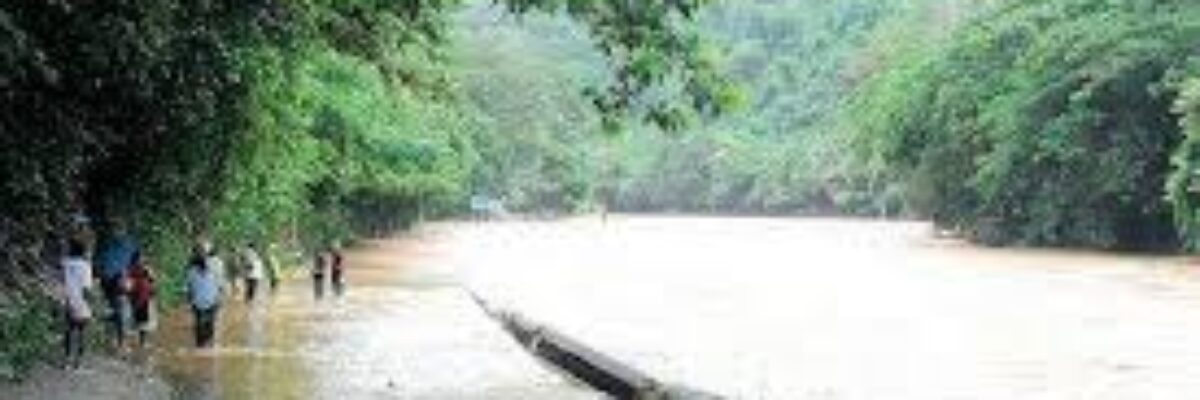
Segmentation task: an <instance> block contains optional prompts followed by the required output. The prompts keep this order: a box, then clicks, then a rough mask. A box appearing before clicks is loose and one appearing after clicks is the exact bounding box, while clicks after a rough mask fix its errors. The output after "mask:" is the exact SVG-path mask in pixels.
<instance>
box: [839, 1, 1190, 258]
mask: <svg viewBox="0 0 1200 400" xmlns="http://www.w3.org/2000/svg"><path fill="white" fill-rule="evenodd" d="M1197 12H1200V9H1198V8H1197V7H1195V6H1194V5H1191V3H1189V2H1182V1H1133V0H1130V1H1108V0H1104V1H1099V0H1071V1H1055V2H1048V1H1012V2H1007V3H1004V4H1003V5H1002V6H1000V7H998V8H997V9H995V10H993V11H988V12H986V13H983V14H982V15H981V17H980V18H979V19H977V20H976V21H975V23H971V24H968V25H966V26H965V27H963V28H962V29H960V30H958V31H957V32H956V34H955V35H954V36H953V37H952V38H951V39H949V40H947V41H946V42H945V43H944V44H942V45H939V46H931V47H928V48H927V49H926V50H923V51H913V52H911V53H910V54H906V55H905V56H904V58H903V59H902V60H900V61H898V62H896V64H895V65H894V66H892V67H891V68H889V69H887V70H886V71H885V72H884V73H882V74H881V76H879V77H877V78H876V79H874V81H873V82H871V84H870V88H869V89H868V90H865V91H864V92H863V93H862V94H861V95H860V96H859V98H858V102H857V104H856V107H855V108H854V111H853V115H854V118H855V120H856V122H858V123H859V126H861V128H862V130H863V132H862V133H863V134H864V141H865V142H866V144H865V146H866V147H867V148H869V149H870V151H871V152H872V154H873V155H876V156H878V157H880V158H881V159H883V160H885V161H886V162H887V165H889V166H891V167H893V168H894V171H895V172H896V174H897V177H899V178H900V179H902V180H903V181H904V182H905V183H906V189H907V190H906V192H907V194H908V196H907V197H908V199H909V200H910V201H911V203H910V204H911V205H912V206H913V207H914V208H916V209H918V210H919V211H921V212H923V213H927V214H928V215H931V216H932V217H934V219H935V220H937V221H938V222H940V223H942V224H944V225H946V226H952V227H959V228H962V229H963V230H965V231H967V232H968V233H971V234H972V235H973V236H974V237H976V238H979V239H982V240H986V241H990V242H994V243H1027V244H1059V245H1063V244H1065V245H1086V246H1099V247H1136V248H1146V247H1171V246H1173V245H1174V243H1175V240H1176V235H1175V233H1176V230H1175V224H1174V220H1173V216H1172V207H1171V206H1170V205H1169V204H1168V202H1167V200H1166V198H1165V196H1164V194H1165V192H1164V187H1165V184H1166V180H1167V176H1168V175H1169V174H1170V172H1171V168H1170V163H1169V162H1168V160H1169V158H1170V157H1169V154H1170V153H1171V152H1172V150H1173V149H1175V147H1176V145H1177V144H1178V143H1179V142H1180V139H1181V138H1182V137H1183V136H1182V135H1181V134H1180V130H1179V127H1178V125H1177V119H1176V118H1175V115H1173V114H1172V104H1173V102H1174V101H1175V99H1176V98H1177V93H1178V91H1179V90H1178V85H1177V84H1176V82H1174V81H1175V80H1176V79H1177V78H1176V76H1177V75H1178V74H1180V73H1182V72H1183V71H1185V70H1186V68H1187V66H1188V65H1189V63H1190V60H1191V59H1192V57H1194V56H1195V55H1196V49H1197V45H1198V44H1200V23H1197V21H1200V20H1198V19H1197V18H1196V17H1197V16H1198V15H1200V14H1197ZM1187 158H1189V157H1188V156H1186V155H1185V156H1181V160H1180V161H1179V162H1180V163H1186V161H1183V159H1187ZM1176 197H1177V198H1178V199H1182V197H1186V196H1181V195H1177V196H1176Z"/></svg>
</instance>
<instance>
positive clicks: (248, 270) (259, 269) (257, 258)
mask: <svg viewBox="0 0 1200 400" xmlns="http://www.w3.org/2000/svg"><path fill="white" fill-rule="evenodd" d="M241 258H242V268H241V270H242V272H243V274H244V275H245V278H246V282H245V285H246V302H247V303H250V302H253V301H254V297H255V295H256V294H257V293H258V287H259V285H261V284H262V281H263V279H264V278H265V275H266V271H265V269H266V267H265V266H264V265H263V260H262V256H261V255H259V254H258V245H256V244H254V243H253V242H251V243H247V244H246V247H245V248H243V249H242V257H241Z"/></svg>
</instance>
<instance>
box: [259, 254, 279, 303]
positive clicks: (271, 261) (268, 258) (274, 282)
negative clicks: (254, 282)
mask: <svg viewBox="0 0 1200 400" xmlns="http://www.w3.org/2000/svg"><path fill="white" fill-rule="evenodd" d="M278 252H279V250H278V249H277V248H276V247H275V243H268V244H267V250H266V254H264V258H263V265H265V266H266V267H267V282H268V283H269V284H270V285H271V293H275V289H278V288H279V255H278V254H276V253H278Z"/></svg>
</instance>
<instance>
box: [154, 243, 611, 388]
mask: <svg viewBox="0 0 1200 400" xmlns="http://www.w3.org/2000/svg"><path fill="white" fill-rule="evenodd" d="M440 235H441V232H440V231H438V230H436V229H431V230H422V231H419V232H416V233H412V234H409V235H406V236H405V237H403V238H400V239H395V240H387V241H378V242H372V243H367V244H365V245H363V246H359V247H357V248H356V249H354V250H352V251H349V252H347V254H346V256H347V261H346V262H347V270H348V272H347V274H348V289H347V293H346V294H345V296H343V297H341V298H334V297H332V295H330V294H329V293H328V292H326V296H325V298H324V299H322V300H321V301H316V300H314V296H313V293H312V286H311V285H312V283H311V281H310V280H309V279H307V278H306V277H297V279H293V280H290V281H286V282H285V284H284V285H282V287H281V288H280V290H279V291H278V292H276V293H274V294H273V295H269V296H267V297H266V298H265V299H263V301H259V302H256V303H254V304H250V305H248V304H245V303H244V302H243V301H241V298H240V297H233V298H228V299H227V300H226V302H225V306H224V307H223V309H222V312H221V319H220V324H219V327H220V330H219V333H218V335H217V346H216V347H215V349H212V350H196V349H193V348H191V347H190V344H191V343H192V336H191V331H190V329H191V317H190V315H187V314H184V313H183V312H176V313H174V314H173V315H171V316H170V317H169V318H165V319H164V320H165V322H164V325H163V326H162V327H161V329H160V332H159V335H158V337H157V340H156V341H157V343H158V344H157V349H158V350H157V352H155V353H154V354H153V356H152V358H151V359H149V360H148V361H149V363H150V364H152V365H154V366H155V367H156V368H157V369H158V370H159V372H160V373H161V374H162V375H163V376H164V377H165V378H166V380H167V382H168V383H170V384H171V386H172V387H173V390H174V393H173V396H172V397H173V398H177V399H234V400H240V399H337V400H348V399H530V400H537V399H595V398H599V396H598V395H597V394H596V393H595V392H594V391H592V390H590V389H587V388H584V387H581V386H579V385H578V384H575V383H573V382H568V381H567V380H565V379H564V378H562V377H561V376H559V375H557V374H555V373H553V372H552V371H551V370H550V369H548V368H547V367H545V366H543V365H541V364H539V363H537V361H536V360H535V359H534V358H532V357H530V356H529V355H528V354H527V353H526V352H524V351H523V349H521V348H520V347H519V346H518V345H517V344H516V343H515V341H513V340H511V338H510V337H509V336H508V335H507V333H506V332H504V331H503V330H502V329H501V328H500V327H499V326H498V324H496V323H495V322H494V321H492V320H491V319H489V318H488V317H487V316H486V315H485V314H484V313H483V311H482V310H480V309H479V308H478V307H477V306H476V305H475V304H474V303H473V302H472V300H471V299H470V297H469V294H468V293H467V292H466V291H465V290H463V288H462V287H461V286H460V285H459V280H458V279H457V277H456V274H455V271H454V269H453V266H452V264H450V263H446V262H444V261H442V260H443V259H444V258H445V257H444V253H445V251H447V250H449V249H443V245H444V244H445V241H444V240H443V239H442V236H440ZM327 290H328V289H327Z"/></svg>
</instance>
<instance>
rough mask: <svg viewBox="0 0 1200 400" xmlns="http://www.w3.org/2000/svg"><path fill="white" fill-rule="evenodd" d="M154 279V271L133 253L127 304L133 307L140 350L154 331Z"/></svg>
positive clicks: (140, 256)
mask: <svg viewBox="0 0 1200 400" xmlns="http://www.w3.org/2000/svg"><path fill="white" fill-rule="evenodd" d="M154 279H155V278H154V271H153V270H152V269H151V268H150V264H149V263H148V262H147V261H146V259H145V258H144V257H143V256H142V253H141V252H140V251H139V252H136V253H134V256H133V268H131V269H130V270H129V280H130V290H129V302H130V304H131V305H132V306H133V321H134V323H135V324H136V329H137V332H138V346H139V347H142V348H145V347H146V339H147V337H148V336H149V335H150V332H151V331H153V330H154V296H155V289H154Z"/></svg>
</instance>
